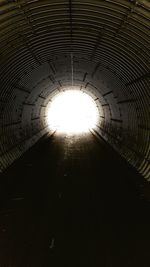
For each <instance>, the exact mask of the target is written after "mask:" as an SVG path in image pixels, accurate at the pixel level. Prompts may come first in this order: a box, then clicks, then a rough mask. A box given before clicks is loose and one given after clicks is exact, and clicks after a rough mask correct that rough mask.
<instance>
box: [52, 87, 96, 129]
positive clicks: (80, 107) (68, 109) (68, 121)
mask: <svg viewBox="0 0 150 267" xmlns="http://www.w3.org/2000/svg"><path fill="white" fill-rule="evenodd" d="M47 118H48V125H49V128H50V129H51V130H57V131H58V132H65V133H83V132H88V131H89V129H91V128H94V127H95V125H96V123H97V119H98V109H97V106H96V104H95V102H94V100H93V99H92V97H90V96H89V95H88V94H86V93H84V92H82V91H79V90H66V91H64V92H62V93H59V94H58V95H56V96H55V97H54V98H53V99H52V102H51V103H50V106H49V109H48V116H47Z"/></svg>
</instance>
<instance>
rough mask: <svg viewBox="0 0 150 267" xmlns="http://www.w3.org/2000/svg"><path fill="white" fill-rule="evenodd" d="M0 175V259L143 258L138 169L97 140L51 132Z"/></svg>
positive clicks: (50, 264)
mask: <svg viewBox="0 0 150 267" xmlns="http://www.w3.org/2000/svg"><path fill="white" fill-rule="evenodd" d="M0 178H1V179H0V267H10V266H11V267H30V266H31V267H58V266H62V267H80V266H81V267H83V266H87V267H96V266H99V267H100V266H101V267H112V266H113V267H117V266H119V267H127V266H131V267H134V266H135V267H138V266H139V267H149V266H150V252H149V243H150V216H149V211H150V206H149V204H148V203H147V202H146V201H145V200H142V199H141V196H140V192H139V190H138V188H137V184H136V183H135V181H140V179H141V177H140V176H139V175H138V174H137V173H136V172H135V171H134V170H133V169H132V168H130V167H129V166H128V164H126V163H125V162H124V161H123V160H122V159H121V158H120V157H119V156H118V155H117V154H116V153H115V152H113V150H112V149H111V148H110V147H109V146H107V145H106V144H105V143H104V141H103V140H98V139H97V138H95V137H94V136H93V135H92V134H84V135H80V136H75V135H70V136H67V135H59V134H55V135H53V136H52V137H50V138H48V139H46V140H42V141H40V142H39V143H37V144H36V145H35V146H34V147H33V148H32V149H30V150H29V151H28V152H27V153H26V154H25V155H24V156H23V157H22V158H21V159H20V160H18V161H17V162H16V163H15V164H13V165H12V166H11V167H10V168H9V169H8V170H7V171H5V173H4V174H3V175H1V177H0Z"/></svg>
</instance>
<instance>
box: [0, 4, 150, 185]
mask: <svg viewBox="0 0 150 267" xmlns="http://www.w3.org/2000/svg"><path fill="white" fill-rule="evenodd" d="M149 11H150V3H149V1H146V0H136V1H135V0H128V1H126V0H119V1H113V0H108V1H102V0H101V1H98V0H93V1H90V0H88V1H85V0H83V1H82V2H81V1H76V0H69V1H68V0H66V1H65V0H63V1H62V0H57V1H53V0H51V1H47V0H44V1H43V0H42V1H30V0H28V1H25V0H19V1H13V0H12V1H6V0H2V1H0V12H1V16H0V36H1V38H0V53H1V60H0V109H1V112H0V125H1V126H0V131H1V140H0V153H1V155H0V170H1V171H3V170H4V169H6V168H7V167H8V166H9V165H10V164H11V163H12V162H13V161H14V160H15V159H17V158H18V157H20V156H21V155H22V154H23V153H24V152H25V151H26V150H27V149H28V148H29V147H31V146H32V145H33V144H34V143H35V142H37V140H39V138H40V137H42V136H43V135H44V134H45V133H47V132H48V127H47V123H46V120H45V116H46V115H45V114H46V113H45V110H46V107H47V105H48V103H49V101H50V99H51V98H52V96H53V95H54V94H56V93H58V92H60V91H62V90H63V88H64V87H66V86H71V85H72V82H73V83H74V86H78V87H80V90H82V91H85V92H88V94H91V95H92V96H94V99H95V102H96V103H97V105H98V106H99V108H100V110H101V112H100V114H101V115H100V116H101V117H100V121H101V123H100V124H98V125H97V129H96V131H97V132H98V133H99V134H100V135H101V136H103V138H104V139H105V140H106V141H107V142H108V143H109V144H110V145H111V146H112V147H113V148H115V149H116V150H117V151H118V152H119V154H120V155H121V156H123V157H124V158H125V159H126V160H127V161H128V162H129V163H130V164H131V165H132V166H134V167H135V168H136V169H137V170H138V172H139V173H141V174H142V175H143V176H144V177H145V178H146V179H147V180H149V149H150V145H149V129H150V119H149V118H150V116H149V115H150V114H149V81H150V71H149V65H150V57H149V54H150V53H149V49H150V44H149V42H150V29H149ZM72 80H73V81H72Z"/></svg>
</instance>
